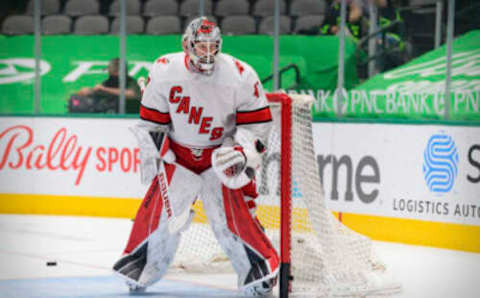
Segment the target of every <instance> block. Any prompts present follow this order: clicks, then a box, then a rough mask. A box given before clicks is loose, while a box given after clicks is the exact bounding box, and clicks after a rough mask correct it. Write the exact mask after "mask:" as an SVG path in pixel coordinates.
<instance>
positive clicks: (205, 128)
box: [168, 86, 223, 141]
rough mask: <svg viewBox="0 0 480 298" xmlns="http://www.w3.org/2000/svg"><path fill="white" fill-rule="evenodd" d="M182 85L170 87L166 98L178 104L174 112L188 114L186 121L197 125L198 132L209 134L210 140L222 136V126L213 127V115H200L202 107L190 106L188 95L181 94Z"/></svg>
mask: <svg viewBox="0 0 480 298" xmlns="http://www.w3.org/2000/svg"><path fill="white" fill-rule="evenodd" d="M182 91H183V88H182V86H173V87H172V88H171V89H170V95H169V98H168V100H169V101H170V103H172V104H178V106H177V109H176V110H175V113H179V114H180V113H183V114H187V115H188V123H189V124H193V125H199V126H200V127H199V129H198V133H199V134H210V140H211V141H213V140H216V139H219V138H221V137H222V134H223V127H213V128H211V127H210V126H211V125H212V121H213V117H206V116H202V113H203V107H196V106H191V107H190V96H182Z"/></svg>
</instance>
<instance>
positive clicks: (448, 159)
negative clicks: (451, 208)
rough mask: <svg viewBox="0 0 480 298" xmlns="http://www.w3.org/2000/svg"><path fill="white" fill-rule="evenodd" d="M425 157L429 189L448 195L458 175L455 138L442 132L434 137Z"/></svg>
mask: <svg viewBox="0 0 480 298" xmlns="http://www.w3.org/2000/svg"><path fill="white" fill-rule="evenodd" d="M423 156H424V161H423V176H424V178H425V182H426V183H427V187H428V189H429V190H430V191H431V192H433V193H437V194H445V193H448V192H449V191H450V190H451V189H452V187H453V185H454V184H455V180H456V178H457V175H458V151H457V146H456V144H455V141H454V140H453V138H452V137H451V136H449V135H447V134H444V133H442V132H441V133H439V134H434V135H432V136H431V137H430V139H429V140H428V143H427V147H426V148H425V151H424V153H423Z"/></svg>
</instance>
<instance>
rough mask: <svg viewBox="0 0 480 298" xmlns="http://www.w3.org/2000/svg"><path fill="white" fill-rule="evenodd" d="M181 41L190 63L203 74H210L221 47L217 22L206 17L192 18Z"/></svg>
mask: <svg viewBox="0 0 480 298" xmlns="http://www.w3.org/2000/svg"><path fill="white" fill-rule="evenodd" d="M182 43H183V44H182V45H183V50H184V51H185V53H186V54H187V55H188V56H189V59H190V64H191V65H192V66H193V67H194V68H195V69H196V70H198V71H199V72H201V73H203V74H207V75H209V74H211V73H212V72H213V68H214V66H215V58H216V56H217V55H218V53H220V49H221V47H222V37H221V33H220V28H218V26H217V24H215V23H214V22H210V21H209V20H208V19H207V18H206V17H200V18H196V19H194V20H193V21H191V22H190V24H188V26H187V29H186V30H185V34H184V35H183V41H182Z"/></svg>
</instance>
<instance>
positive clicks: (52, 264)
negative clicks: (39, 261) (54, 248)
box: [47, 261, 57, 266]
mask: <svg viewBox="0 0 480 298" xmlns="http://www.w3.org/2000/svg"><path fill="white" fill-rule="evenodd" d="M47 266H57V262H56V261H48V262H47Z"/></svg>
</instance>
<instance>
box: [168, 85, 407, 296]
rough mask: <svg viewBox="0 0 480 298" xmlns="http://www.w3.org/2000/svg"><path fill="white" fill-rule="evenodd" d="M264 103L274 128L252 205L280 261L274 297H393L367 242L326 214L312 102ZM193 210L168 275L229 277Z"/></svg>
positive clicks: (279, 97)
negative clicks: (183, 272) (221, 274)
mask: <svg viewBox="0 0 480 298" xmlns="http://www.w3.org/2000/svg"><path fill="white" fill-rule="evenodd" d="M268 98H269V101H270V103H271V110H272V115H273V118H274V124H273V128H272V130H271V131H270V134H269V139H268V144H267V148H268V151H267V153H266V154H265V155H264V157H263V164H262V170H261V173H259V175H258V174H257V185H258V192H259V194H260V197H259V198H257V200H256V203H257V206H258V209H257V216H258V218H259V220H260V222H261V223H262V225H263V227H264V228H265V230H266V233H267V235H268V236H269V237H270V239H271V240H272V243H273V244H274V246H275V247H276V249H277V251H278V252H279V254H280V255H281V262H282V269H281V271H280V272H281V273H280V277H279V279H280V292H281V296H282V297H287V296H286V295H287V294H288V292H291V293H292V294H294V296H296V294H300V295H302V294H307V295H308V297H328V296H349V297H352V296H366V295H375V296H378V295H388V294H391V293H394V292H396V291H398V290H399V285H398V284H395V283H392V282H390V280H389V278H388V277H387V275H386V268H385V266H384V264H382V263H381V262H380V261H379V260H378V258H377V257H376V256H375V254H374V253H373V250H372V241H371V240H370V239H369V238H367V237H365V236H363V235H360V234H358V233H356V232H354V231H352V230H351V229H349V228H347V227H346V226H344V225H343V224H342V223H340V222H339V221H338V220H337V219H336V217H335V216H334V215H333V214H332V212H331V211H330V210H328V208H327V207H326V204H325V199H324V195H323V188H322V185H321V182H320V177H319V171H318V168H317V165H316V160H315V152H314V147H313V136H312V119H311V106H312V103H313V98H312V97H311V96H306V95H286V94H283V93H277V94H269V95H268ZM194 208H195V209H196V213H197V215H196V218H195V220H194V224H193V225H192V226H193V227H191V228H190V229H189V230H188V231H186V232H185V233H184V235H183V236H182V240H181V243H180V246H179V249H178V251H177V255H176V259H175V261H174V264H173V268H176V269H181V270H186V271H188V272H202V273H203V272H212V273H213V272H215V273H218V272H223V271H232V272H233V269H232V268H231V265H230V263H229V261H228V259H227V257H226V256H225V255H224V254H223V253H222V251H221V249H220V247H219V245H218V244H217V243H216V240H215V237H214V236H213V232H212V231H211V229H210V227H209V226H208V224H206V218H205V215H204V213H203V210H202V208H201V201H197V203H196V205H195V207H194ZM282 225H283V227H282ZM290 276H292V277H293V280H291V281H290V278H289V277H290ZM312 295H313V296H312Z"/></svg>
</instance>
